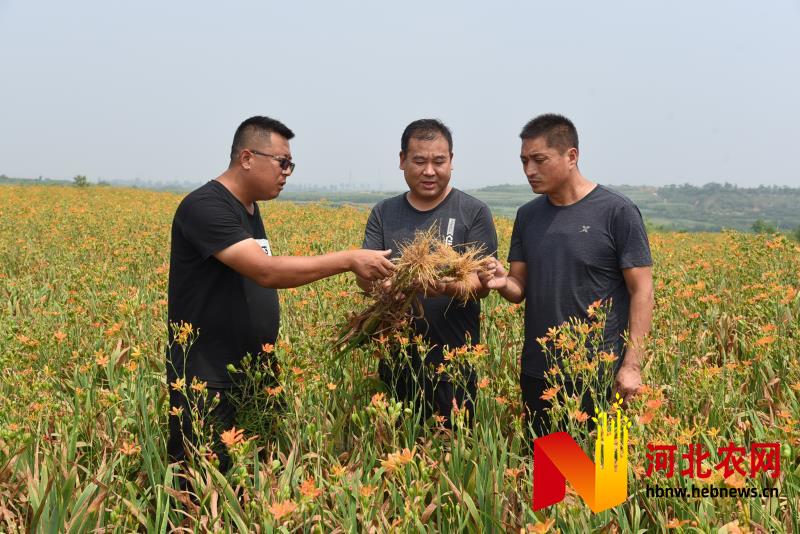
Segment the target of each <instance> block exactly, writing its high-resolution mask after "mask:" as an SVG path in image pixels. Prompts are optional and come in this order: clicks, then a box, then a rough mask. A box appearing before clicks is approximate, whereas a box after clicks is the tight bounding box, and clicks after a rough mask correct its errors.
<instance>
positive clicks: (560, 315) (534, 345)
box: [508, 185, 653, 378]
mask: <svg viewBox="0 0 800 534" xmlns="http://www.w3.org/2000/svg"><path fill="white" fill-rule="evenodd" d="M508 260H509V261H524V262H525V263H526V267H527V271H528V278H527V280H526V286H525V342H524V346H523V349H522V373H523V374H524V375H528V376H533V377H538V378H543V377H544V376H545V372H546V371H547V370H548V369H549V368H550V367H552V366H553V365H556V364H557V363H558V362H554V361H548V358H547V357H546V353H545V352H544V351H543V350H542V347H541V345H540V344H539V342H538V341H536V338H540V337H543V336H544V335H545V334H546V333H547V330H548V328H550V327H553V326H558V325H560V324H561V323H563V322H564V321H567V320H568V319H569V318H570V317H576V318H580V319H584V320H588V314H587V311H586V310H587V308H588V307H589V305H590V304H591V303H593V302H595V301H596V300H598V299H602V300H606V299H611V302H612V304H611V310H610V311H609V314H608V316H607V318H606V328H605V332H604V346H603V347H602V350H606V351H610V350H613V351H614V353H615V354H616V355H617V356H622V355H623V349H624V339H623V337H622V334H623V333H624V332H625V330H626V329H627V328H628V312H629V309H630V297H629V295H628V288H627V286H626V284H625V279H624V278H623V275H622V270H623V269H628V268H631V267H643V266H647V265H652V263H653V260H652V258H651V256H650V245H649V243H648V240H647V233H646V232H645V228H644V223H643V221H642V215H641V213H640V212H639V209H638V208H637V207H636V205H635V204H634V203H633V202H632V201H631V200H630V199H628V198H627V197H625V196H624V195H621V194H619V193H617V192H615V191H612V190H610V189H608V188H606V187H603V186H602V185H598V186H597V187H595V188H594V189H593V190H592V191H591V192H590V193H589V194H588V195H586V196H585V197H583V198H582V199H581V200H579V201H578V202H576V203H574V204H571V205H569V206H556V205H554V204H552V203H551V202H550V200H549V199H548V197H547V195H542V196H539V197H537V198H535V199H533V200H531V201H530V202H528V203H527V204H525V205H523V206H522V207H521V208H519V210H518V211H517V218H516V220H515V221H514V230H513V232H512V234H511V249H510V251H509V253H508ZM621 363H622V357H620V359H619V360H618V361H617V365H620V364H621Z"/></svg>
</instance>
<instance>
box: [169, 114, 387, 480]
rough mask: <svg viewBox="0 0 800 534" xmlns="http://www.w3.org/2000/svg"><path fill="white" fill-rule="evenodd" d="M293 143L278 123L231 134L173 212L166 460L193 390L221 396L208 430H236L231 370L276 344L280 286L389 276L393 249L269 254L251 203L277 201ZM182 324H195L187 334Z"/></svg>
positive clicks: (188, 425)
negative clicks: (216, 166) (219, 167)
mask: <svg viewBox="0 0 800 534" xmlns="http://www.w3.org/2000/svg"><path fill="white" fill-rule="evenodd" d="M292 137H294V134H293V133H292V131H291V130H290V129H289V128H287V127H286V126H285V125H284V124H282V123H281V122H279V121H277V120H274V119H270V118H268V117H260V116H257V117H251V118H249V119H247V120H246V121H244V122H243V123H242V124H241V125H240V126H239V128H238V129H237V130H236V134H235V135H234V138H233V146H232V149H231V155H230V165H229V167H228V169H227V170H226V171H225V172H224V173H222V174H221V175H220V176H218V177H217V178H216V179H214V180H211V181H210V182H208V183H206V184H205V185H203V186H201V187H200V188H199V189H196V190H195V191H192V192H191V193H189V194H188V195H187V196H186V198H184V199H183V201H182V202H181V203H180V205H179V206H178V209H177V211H176V212H175V218H174V220H173V223H172V245H171V253H170V270H169V288H168V299H169V304H168V316H169V323H170V328H169V348H168V352H167V380H168V383H169V384H170V405H171V407H172V409H171V412H170V413H171V415H170V438H169V443H168V452H169V455H170V458H171V459H172V460H182V459H183V458H184V457H185V451H184V439H188V440H189V441H194V433H193V430H192V421H191V412H192V410H193V409H194V407H195V406H196V405H197V404H202V395H200V394H198V392H202V391H203V389H206V390H207V396H206V398H207V399H208V400H211V399H212V398H214V397H216V396H217V395H219V401H218V403H217V404H216V406H215V407H213V409H212V411H211V417H212V418H213V421H212V426H213V427H214V428H213V431H214V433H215V434H216V435H219V434H220V433H221V432H222V431H224V430H227V429H229V428H230V427H231V426H232V425H233V423H234V418H235V416H236V411H235V409H234V408H233V406H232V404H231V402H230V399H229V396H230V394H231V393H232V392H233V391H235V388H236V385H237V384H236V383H234V379H233V377H231V375H230V373H229V372H228V366H229V365H233V366H235V367H239V364H240V362H241V360H242V358H243V357H244V356H245V355H246V354H251V355H253V356H257V355H259V354H261V353H262V349H263V347H264V346H265V345H266V346H267V347H269V346H270V345H274V344H275V341H276V339H277V337H278V328H279V325H280V309H279V304H278V295H277V291H276V289H277V288H287V287H296V286H300V285H303V284H308V283H310V282H313V281H315V280H319V279H321V278H325V277H328V276H332V275H334V274H338V273H342V272H345V271H352V272H354V273H356V274H357V275H358V276H360V277H363V278H365V279H368V280H378V279H381V278H384V277H386V276H387V275H389V274H390V273H391V271H392V270H393V269H394V266H393V264H392V263H391V262H390V261H389V260H388V258H387V257H388V255H389V254H390V251H380V252H377V251H371V250H350V251H342V252H334V253H329V254H323V255H320V256H305V257H301V256H297V257H292V256H274V255H273V254H272V247H271V246H270V243H269V239H268V237H267V234H266V232H265V231H264V225H263V223H262V220H261V214H260V212H259V208H258V204H257V201H258V200H271V199H273V198H276V197H277V196H278V195H279V194H280V192H281V190H282V189H283V186H284V185H285V183H286V179H287V177H288V176H289V175H290V174H291V172H292V170H294V166H295V164H294V163H293V162H292V154H291V151H290V149H289V140H290V139H291V138H292ZM181 325H184V326H183V327H181ZM186 325H191V332H192V334H191V335H189V332H190V329H189V328H188V326H186ZM267 356H268V355H267ZM192 385H194V386H195V387H192ZM189 400H191V401H193V402H188V401H189ZM199 408H200V409H202V406H199ZM216 450H217V453H218V454H219V455H220V458H221V467H222V468H223V469H225V468H226V467H227V466H226V463H227V456H226V455H225V454H224V448H223V447H220V446H219V444H217V447H216Z"/></svg>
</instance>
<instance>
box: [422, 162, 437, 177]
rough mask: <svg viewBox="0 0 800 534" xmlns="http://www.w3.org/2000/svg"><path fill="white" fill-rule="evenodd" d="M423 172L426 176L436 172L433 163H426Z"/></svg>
mask: <svg viewBox="0 0 800 534" xmlns="http://www.w3.org/2000/svg"><path fill="white" fill-rule="evenodd" d="M422 174H424V175H425V176H433V175H435V174H436V170H434V168H433V163H426V164H425V167H424V168H423V169H422Z"/></svg>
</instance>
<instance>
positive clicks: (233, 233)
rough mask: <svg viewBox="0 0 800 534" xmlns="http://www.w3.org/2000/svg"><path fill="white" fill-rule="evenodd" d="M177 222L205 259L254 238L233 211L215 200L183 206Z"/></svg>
mask: <svg viewBox="0 0 800 534" xmlns="http://www.w3.org/2000/svg"><path fill="white" fill-rule="evenodd" d="M175 218H176V222H177V223H178V224H179V227H180V230H181V233H182V234H183V237H185V238H186V240H187V241H188V242H189V243H191V244H192V246H193V247H195V249H197V251H198V253H199V254H200V256H202V257H203V259H207V258H209V257H211V256H213V255H214V254H216V253H217V252H219V251H221V250H224V249H226V248H228V247H229V246H231V245H233V244H235V243H238V242H239V241H243V240H245V239H248V238H252V237H253V236H252V235H250V233H249V232H248V231H247V230H245V228H244V227H243V226H242V221H241V219H240V218H239V216H238V215H237V214H236V213H235V212H234V211H233V210H232V209H231V207H230V206H228V205H227V204H225V203H224V202H222V201H219V200H216V199H214V198H197V199H193V200H192V201H191V202H184V203H183V204H182V205H181V207H180V209H178V213H177V214H176V216H175Z"/></svg>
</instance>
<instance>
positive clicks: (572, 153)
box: [567, 147, 578, 167]
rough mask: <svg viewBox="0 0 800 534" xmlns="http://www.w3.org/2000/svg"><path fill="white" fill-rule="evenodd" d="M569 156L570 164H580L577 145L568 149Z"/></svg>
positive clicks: (574, 165) (575, 165)
mask: <svg viewBox="0 0 800 534" xmlns="http://www.w3.org/2000/svg"><path fill="white" fill-rule="evenodd" d="M567 158H568V159H569V163H570V165H572V166H573V167H577V166H578V149H577V148H575V147H572V148H570V149H569V150H567Z"/></svg>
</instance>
